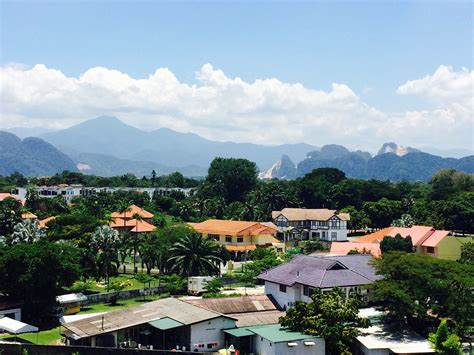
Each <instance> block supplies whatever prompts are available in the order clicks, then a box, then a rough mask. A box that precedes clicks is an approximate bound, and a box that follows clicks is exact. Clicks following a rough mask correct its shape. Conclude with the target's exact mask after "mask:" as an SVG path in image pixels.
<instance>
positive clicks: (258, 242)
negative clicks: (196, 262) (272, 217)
mask: <svg viewBox="0 0 474 355" xmlns="http://www.w3.org/2000/svg"><path fill="white" fill-rule="evenodd" d="M189 225H190V226H191V227H193V228H194V229H195V230H196V231H197V232H198V233H200V234H201V235H202V236H203V237H207V238H210V239H212V240H214V241H215V242H217V243H218V244H220V245H224V246H225V247H226V248H227V250H229V251H230V252H232V253H233V254H234V259H236V260H240V259H242V257H244V256H246V255H247V254H248V252H249V251H251V250H255V249H256V248H257V247H261V248H267V247H272V248H275V249H276V250H277V251H283V248H284V244H283V243H280V241H279V240H278V239H276V238H275V237H274V236H273V235H274V234H275V233H276V229H275V228H272V227H271V226H268V225H265V224H262V223H259V222H246V221H228V220H222V219H208V220H207V221H204V222H201V223H189Z"/></svg>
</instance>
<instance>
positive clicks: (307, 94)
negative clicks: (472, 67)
mask: <svg viewBox="0 0 474 355" xmlns="http://www.w3.org/2000/svg"><path fill="white" fill-rule="evenodd" d="M196 79H197V84H196V85H189V84H186V83H182V82H180V81H179V80H178V79H177V78H176V77H175V75H174V74H173V73H172V72H171V71H170V70H169V69H167V68H159V69H157V70H156V71H155V72H154V73H153V74H151V75H149V76H148V78H144V79H137V78H133V77H131V76H129V75H127V74H126V73H122V72H120V71H118V70H111V69H108V68H103V67H94V68H91V69H89V70H87V71H86V72H85V73H83V74H82V75H80V76H79V77H69V76H66V75H64V74H63V73H62V72H61V71H59V70H55V69H50V68H47V67H46V66H44V65H42V64H38V65H36V66H34V67H33V68H25V67H22V66H18V65H7V66H4V67H2V68H0V80H1V81H0V95H1V100H2V101H1V104H2V105H1V106H2V107H1V121H2V122H0V126H3V127H12V126H39V125H41V126H49V127H65V126H68V125H71V124H73V123H78V122H81V121H84V120H86V119H90V118H93V117H96V116H100V115H115V116H117V117H119V118H121V119H123V120H124V121H126V122H127V123H129V124H132V125H135V126H137V127H141V128H147V129H152V128H158V127H169V128H172V129H176V130H178V131H190V132H194V133H197V134H200V135H203V136H205V137H207V138H210V139H216V140H232V141H240V142H258V143H263V144H278V143H291V142H301V141H305V142H308V143H312V144H315V145H323V144H327V143H339V144H344V145H346V146H349V147H354V148H356V147H357V148H363V149H373V150H376V149H377V148H378V147H379V145H380V144H382V143H383V142H386V141H396V142H399V143H400V144H403V145H415V146H419V145H421V144H425V145H428V144H429V145H433V144H437V143H438V140H439V138H440V134H441V133H442V134H443V140H442V141H441V142H440V143H441V146H445V147H449V146H450V144H454V145H456V146H458V145H459V142H460V141H459V136H462V137H464V138H465V137H467V135H466V134H468V133H469V129H466V125H467V126H469V127H470V126H472V106H469V104H468V102H469V101H471V102H472V94H469V92H467V91H468V90H467V89H468V88H469V87H470V88H472V83H473V76H472V72H468V71H467V70H462V71H460V72H454V71H453V70H452V69H451V68H449V67H444V66H441V67H440V68H438V70H437V71H436V72H435V73H434V74H433V75H428V76H426V77H425V78H423V79H419V80H413V81H408V82H407V83H406V84H404V85H402V86H400V87H399V88H398V90H397V92H398V93H399V94H405V95H408V94H415V95H422V96H424V97H428V98H429V99H430V102H429V104H428V105H429V106H430V107H428V108H427V109H426V110H423V111H420V112H401V113H395V114H392V113H384V112H381V111H380V110H378V109H376V108H374V107H371V106H369V105H368V104H366V103H364V102H363V101H362V100H361V98H360V97H359V96H358V95H357V94H356V93H355V92H354V91H353V90H352V89H351V88H349V87H348V86H347V85H344V84H338V83H334V84H332V86H331V88H330V89H329V90H327V91H323V90H314V89H309V88H306V87H304V86H303V85H301V84H299V83H293V84H291V83H284V82H281V81H280V80H278V79H275V78H272V79H259V80H256V81H255V82H253V83H250V82H246V81H244V80H242V79H241V78H238V77H237V78H230V77H228V76H226V75H225V73H224V72H223V71H221V70H216V69H214V68H213V67H212V65H210V64H206V65H204V66H203V67H202V68H201V70H199V71H198V72H197V73H196ZM447 125H448V126H449V127H446V126H447ZM466 132H467V133H466ZM471 133H472V132H471ZM437 145H440V144H437Z"/></svg>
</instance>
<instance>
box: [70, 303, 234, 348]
mask: <svg viewBox="0 0 474 355" xmlns="http://www.w3.org/2000/svg"><path fill="white" fill-rule="evenodd" d="M218 317H227V318H231V319H233V318H232V317H230V316H224V315H223V314H221V313H218V312H214V311H211V310H208V309H205V308H202V307H198V306H194V305H192V304H189V303H187V302H183V301H181V300H178V299H176V298H164V299H161V300H157V301H153V302H148V303H144V304H141V305H139V306H136V307H130V308H126V309H122V310H118V311H114V312H109V313H105V314H103V315H97V316H94V317H90V318H87V319H82V320H78V321H75V322H71V323H68V324H64V327H65V328H66V330H65V331H64V332H63V334H64V335H66V336H68V337H70V338H73V339H80V338H86V337H90V336H94V335H98V334H103V333H109V332H112V331H115V330H118V329H125V328H129V327H132V326H135V325H139V324H145V323H148V322H150V321H153V320H157V319H161V318H171V319H173V320H175V321H177V322H180V323H182V324H183V325H190V324H194V323H199V322H203V321H207V320H210V319H214V318H218Z"/></svg>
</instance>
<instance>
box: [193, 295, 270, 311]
mask: <svg viewBox="0 0 474 355" xmlns="http://www.w3.org/2000/svg"><path fill="white" fill-rule="evenodd" d="M184 301H185V302H187V303H191V304H193V305H195V306H200V307H204V308H206V309H209V310H211V311H214V312H219V313H223V314H229V313H246V312H261V311H272V310H276V309H277V307H276V306H275V304H273V302H272V301H271V300H270V298H268V296H267V295H253V296H240V297H224V298H198V299H188V300H184Z"/></svg>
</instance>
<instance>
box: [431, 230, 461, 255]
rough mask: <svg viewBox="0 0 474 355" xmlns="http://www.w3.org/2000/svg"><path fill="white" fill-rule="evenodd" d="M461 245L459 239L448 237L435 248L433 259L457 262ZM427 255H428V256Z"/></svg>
mask: <svg viewBox="0 0 474 355" xmlns="http://www.w3.org/2000/svg"><path fill="white" fill-rule="evenodd" d="M461 246H462V243H461V241H460V240H459V238H457V237H454V236H452V235H448V236H447V237H445V238H443V240H442V241H440V242H439V243H438V247H437V248H435V253H436V255H435V257H437V258H440V259H447V260H458V259H459V258H460V257H461ZM428 255H429V254H428Z"/></svg>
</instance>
